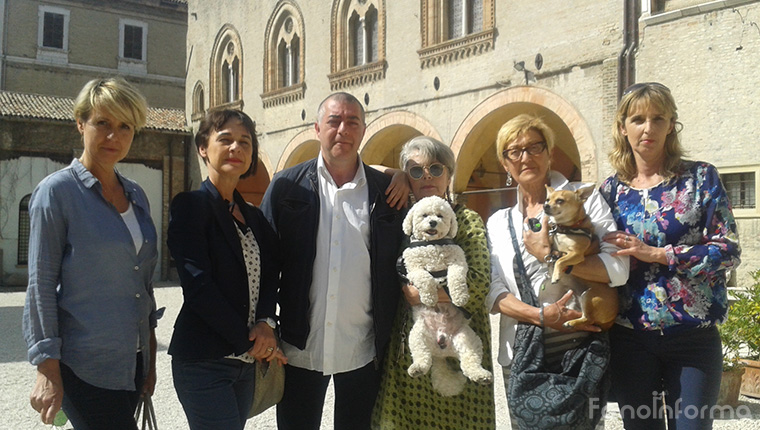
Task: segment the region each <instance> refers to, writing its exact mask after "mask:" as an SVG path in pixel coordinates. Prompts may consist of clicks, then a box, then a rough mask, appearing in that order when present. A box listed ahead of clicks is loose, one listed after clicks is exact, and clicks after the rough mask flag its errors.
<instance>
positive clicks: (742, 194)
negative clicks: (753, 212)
mask: <svg viewBox="0 0 760 430" xmlns="http://www.w3.org/2000/svg"><path fill="white" fill-rule="evenodd" d="M720 178H721V181H722V182H723V186H724V187H725V188H726V193H728V198H729V200H730V201H731V205H732V206H733V208H734V209H754V208H756V207H757V204H756V202H755V172H743V173H726V174H723V175H720Z"/></svg>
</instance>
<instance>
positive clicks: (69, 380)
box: [61, 353, 143, 430]
mask: <svg viewBox="0 0 760 430" xmlns="http://www.w3.org/2000/svg"><path fill="white" fill-rule="evenodd" d="M142 367H143V366H142V354H140V353H138V354H137V372H136V374H135V388H136V389H135V391H127V390H108V389H105V388H100V387H96V386H94V385H90V384H88V383H87V382H84V381H83V380H81V379H79V377H77V375H75V374H74V372H73V371H72V370H71V368H70V367H69V366H67V365H65V364H64V363H63V362H61V379H62V380H63V411H64V412H66V416H67V417H68V418H69V421H70V422H71V424H72V425H73V426H74V429H75V430H101V429H108V430H111V429H113V430H136V429H137V425H136V424H135V408H136V407H137V402H138V400H139V399H140V392H141V391H142V384H143V369H142Z"/></svg>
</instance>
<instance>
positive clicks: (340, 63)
mask: <svg viewBox="0 0 760 430" xmlns="http://www.w3.org/2000/svg"><path fill="white" fill-rule="evenodd" d="M373 11H374V13H375V14H376V16H377V20H376V22H374V25H375V26H376V28H375V29H374V32H370V33H369V34H370V37H376V38H377V39H376V40H375V41H374V42H373V41H365V40H362V42H363V43H365V44H367V47H368V48H369V49H370V50H371V46H372V44H373V43H376V58H371V61H369V62H367V61H364V60H365V59H357V58H356V57H355V55H354V49H355V44H356V43H359V41H357V40H356V37H355V35H354V34H352V33H351V19H352V17H354V18H356V17H359V19H360V20H361V21H362V22H364V20H365V19H366V17H367V16H368V13H370V12H373ZM330 27H331V28H330V29H331V48H332V57H331V61H330V71H331V72H332V73H330V75H328V79H330V89H331V90H332V91H338V90H343V89H346V88H349V87H352V86H357V85H363V84H367V83H370V82H375V81H378V80H380V79H384V78H385V70H386V68H387V64H386V62H385V0H364V1H357V0H335V2H334V3H333V8H332V22H331V26H330ZM365 34H366V33H365ZM357 64H358V65H357Z"/></svg>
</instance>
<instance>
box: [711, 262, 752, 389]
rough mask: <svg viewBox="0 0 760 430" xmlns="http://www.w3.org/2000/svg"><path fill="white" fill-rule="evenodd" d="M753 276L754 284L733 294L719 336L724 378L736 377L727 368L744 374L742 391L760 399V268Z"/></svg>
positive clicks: (735, 372) (732, 371) (734, 372)
mask: <svg viewBox="0 0 760 430" xmlns="http://www.w3.org/2000/svg"><path fill="white" fill-rule="evenodd" d="M752 278H753V283H752V285H750V286H749V287H747V288H746V289H744V290H739V291H736V292H735V293H734V297H735V300H733V301H732V304H731V306H730V307H729V310H728V318H727V319H726V322H725V323H724V324H723V325H721V326H720V337H721V340H722V341H723V349H724V359H723V370H724V379H727V380H728V379H731V378H732V377H733V378H735V376H727V375H726V372H727V371H728V372H729V373H733V374H737V373H738V374H742V373H743V374H744V376H743V377H742V378H741V380H742V382H741V394H744V395H745V396H750V397H758V398H760V361H758V360H760V270H758V271H755V272H753V273H752ZM722 384H723V382H722Z"/></svg>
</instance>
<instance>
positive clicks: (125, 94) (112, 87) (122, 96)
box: [74, 77, 148, 131]
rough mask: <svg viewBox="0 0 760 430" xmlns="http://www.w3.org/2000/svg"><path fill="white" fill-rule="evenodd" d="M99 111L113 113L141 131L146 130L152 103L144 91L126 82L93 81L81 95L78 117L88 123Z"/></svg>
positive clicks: (76, 113)
mask: <svg viewBox="0 0 760 430" xmlns="http://www.w3.org/2000/svg"><path fill="white" fill-rule="evenodd" d="M96 109H97V110H103V111H106V112H108V113H110V114H111V115H113V116H114V117H115V118H116V119H118V120H119V121H121V122H123V123H124V124H128V125H130V126H132V127H134V129H135V131H139V130H140V129H141V128H143V127H145V122H146V118H147V113H148V103H147V102H146V100H145V97H144V96H143V95H142V94H141V93H140V91H138V90H137V88H135V87H134V86H133V85H132V84H130V83H129V82H127V81H125V80H124V79H123V78H119V77H116V78H108V79H93V80H91V81H90V82H87V83H86V84H85V85H84V87H83V88H82V90H81V91H80V92H79V95H77V98H76V100H75V101H74V117H75V118H76V119H79V120H82V121H87V120H88V119H90V115H92V112H93V111H94V110H96Z"/></svg>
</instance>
